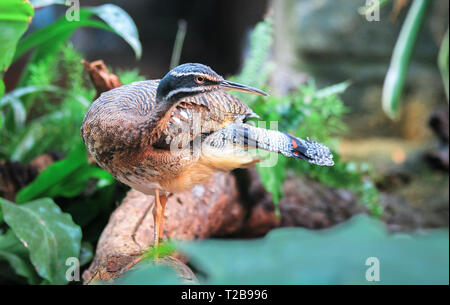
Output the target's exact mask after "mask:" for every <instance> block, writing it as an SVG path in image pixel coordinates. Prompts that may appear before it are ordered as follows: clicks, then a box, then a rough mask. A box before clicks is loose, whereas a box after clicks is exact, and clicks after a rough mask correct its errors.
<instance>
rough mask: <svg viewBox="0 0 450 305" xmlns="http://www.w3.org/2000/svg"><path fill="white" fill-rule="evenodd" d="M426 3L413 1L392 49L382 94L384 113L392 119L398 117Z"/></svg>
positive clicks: (420, 0)
mask: <svg viewBox="0 0 450 305" xmlns="http://www.w3.org/2000/svg"><path fill="white" fill-rule="evenodd" d="M428 3H429V1H428V0H414V1H413V3H412V5H411V8H410V9H409V12H408V15H407V16H406V19H405V22H404V23H403V26H402V29H401V31H400V35H399V37H398V39H397V42H396V44H395V47H394V52H393V54H392V59H391V64H390V66H389V70H388V72H387V74H386V78H385V80H384V85H383V94H382V103H383V109H384V112H385V113H386V114H387V115H388V116H389V117H390V118H392V119H395V118H396V117H397V116H398V111H399V108H400V107H399V103H400V98H401V96H402V92H403V87H404V85H405V79H406V73H407V71H408V65H409V62H410V60H411V54H412V52H413V50H414V45H415V43H416V40H417V36H418V35H419V31H420V29H421V26H422V22H423V19H424V16H425V12H426V10H427V7H428Z"/></svg>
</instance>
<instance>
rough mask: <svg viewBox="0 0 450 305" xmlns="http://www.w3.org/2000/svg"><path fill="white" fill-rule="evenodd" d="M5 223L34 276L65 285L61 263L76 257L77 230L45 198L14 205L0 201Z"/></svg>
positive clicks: (78, 229)
mask: <svg viewBox="0 0 450 305" xmlns="http://www.w3.org/2000/svg"><path fill="white" fill-rule="evenodd" d="M0 207H1V209H2V211H3V213H4V219H5V222H6V223H7V224H8V226H9V227H10V228H11V229H12V230H13V231H14V233H15V235H16V236H17V237H18V238H19V239H20V241H21V242H22V243H23V244H24V245H25V247H26V248H28V250H29V252H30V259H31V262H32V263H33V266H34V268H35V269H36V271H37V272H38V274H39V275H40V276H41V277H43V278H44V279H46V280H48V281H49V282H50V283H51V284H66V283H67V280H66V277H65V274H66V267H65V262H66V260H67V259H68V258H69V257H78V256H79V254H80V244H81V229H80V227H78V226H77V225H76V224H75V223H74V222H73V221H72V218H71V217H70V215H68V214H65V213H62V212H61V209H60V208H59V207H58V206H57V205H56V204H55V203H54V202H53V201H52V200H51V199H49V198H43V199H39V200H36V201H32V202H28V203H26V204H23V205H17V204H14V203H12V202H9V201H7V200H5V199H3V198H0Z"/></svg>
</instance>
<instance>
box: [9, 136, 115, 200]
mask: <svg viewBox="0 0 450 305" xmlns="http://www.w3.org/2000/svg"><path fill="white" fill-rule="evenodd" d="M91 178H96V179H99V184H100V186H106V185H109V184H111V183H112V182H113V181H114V179H113V178H112V176H111V175H110V174H108V173H107V172H105V171H104V170H102V169H99V168H96V167H92V166H90V165H89V164H88V162H87V157H86V148H85V146H84V144H83V143H79V144H78V145H77V146H76V147H75V148H74V150H73V151H72V152H71V153H70V155H69V156H67V158H65V159H63V160H61V161H58V162H55V163H53V164H51V165H50V166H49V167H48V168H46V169H45V170H44V171H42V172H41V173H40V174H39V175H38V176H37V177H36V179H35V180H34V181H33V182H32V183H30V184H29V185H27V186H26V187H24V188H23V189H21V190H20V191H19V192H18V193H17V196H16V201H17V202H18V203H23V202H27V201H29V200H32V199H36V198H40V197H57V196H63V197H74V196H77V195H79V194H80V193H81V192H83V191H84V189H85V188H86V186H87V184H88V183H89V180H90V179H91Z"/></svg>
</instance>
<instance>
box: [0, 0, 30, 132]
mask: <svg viewBox="0 0 450 305" xmlns="http://www.w3.org/2000/svg"><path fill="white" fill-rule="evenodd" d="M33 15H34V11H33V8H32V7H31V5H30V3H28V2H26V1H21V0H2V1H1V2H0V41H1V42H2V43H1V44H0V97H2V95H3V93H4V89H5V86H4V84H3V73H4V72H5V71H6V70H7V69H8V67H9V65H10V64H11V61H12V59H13V56H14V53H15V51H16V45H17V41H18V40H19V39H20V37H21V36H22V35H23V33H24V32H25V31H26V29H27V28H28V25H29V24H30V22H31V19H32V18H33ZM0 127H1V120H0Z"/></svg>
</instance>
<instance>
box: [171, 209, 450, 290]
mask: <svg viewBox="0 0 450 305" xmlns="http://www.w3.org/2000/svg"><path fill="white" fill-rule="evenodd" d="M178 249H179V250H180V251H181V253H183V254H184V255H186V256H187V257H188V258H189V262H190V264H191V265H192V266H193V268H194V269H195V270H198V271H199V272H201V274H204V275H205V278H203V280H202V282H203V283H204V284H234V285H236V284H238V285H239V284H447V285H448V282H449V260H448V258H449V234H448V230H447V229H445V230H433V231H430V232H427V233H417V234H403V233H401V234H391V233H389V232H388V231H387V229H386V227H385V225H384V224H383V223H382V222H379V221H377V220H374V219H372V218H370V217H368V216H367V215H357V216H355V217H353V218H352V219H351V220H349V221H347V222H346V223H343V224H341V225H338V226H336V227H333V228H330V229H326V230H319V231H318V230H309V229H303V228H280V229H275V230H272V231H271V232H269V234H268V235H267V236H266V237H264V238H261V239H255V240H214V239H211V240H204V241H200V242H180V243H179V245H178ZM371 257H375V258H376V259H377V260H378V261H379V264H380V281H379V282H369V281H367V280H366V272H367V270H368V269H369V267H370V266H368V265H366V261H367V259H368V258H371Z"/></svg>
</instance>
